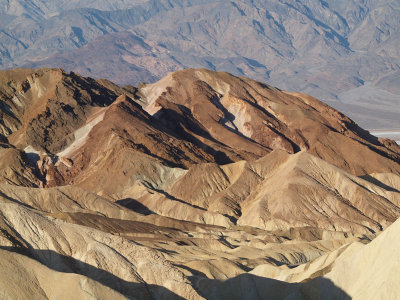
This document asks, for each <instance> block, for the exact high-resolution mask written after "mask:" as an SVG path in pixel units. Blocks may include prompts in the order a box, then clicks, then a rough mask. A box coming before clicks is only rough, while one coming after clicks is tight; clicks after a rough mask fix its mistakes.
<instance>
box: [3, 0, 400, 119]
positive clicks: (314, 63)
mask: <svg viewBox="0 0 400 300" xmlns="http://www.w3.org/2000/svg"><path fill="white" fill-rule="evenodd" d="M0 14H1V15H0V55H1V56H0V67H1V68H11V67H16V66H32V67H41V66H47V67H48V66H51V67H58V66H61V67H63V68H65V69H67V70H75V71H78V72H80V73H82V74H84V75H90V76H94V77H103V78H108V79H112V80H113V81H115V82H117V83H120V84H137V83H139V82H140V81H146V82H152V81H155V80H157V79H159V78H161V77H163V76H165V75H166V74H167V73H168V72H170V71H174V70H177V69H181V68H187V67H196V68H197V67H206V68H209V69H214V70H224V71H228V72H231V73H233V74H236V75H245V76H249V77H252V78H255V79H257V80H261V81H266V82H268V83H270V84H273V85H276V86H278V87H280V88H283V89H287V90H296V91H301V92H305V93H308V94H311V95H313V96H316V97H319V98H320V99H323V100H325V101H328V102H329V103H330V104H331V105H334V106H336V107H337V108H339V109H341V110H344V111H345V112H346V113H348V114H349V115H350V116H352V117H353V118H355V119H356V120H357V121H358V122H359V123H361V125H363V126H366V127H400V117H399V115H400V105H399V104H400V85H399V83H400V42H399V41H400V3H399V2H398V1H397V0H387V1H383V0H375V1H370V0H350V1H322V0H302V1H295V0H267V1H261V0H243V1H226V0H223V1H222V0H220V1H218V0H196V1H167V0H165V1H164V0H150V1H145V0H137V1H123V0H119V1H117V0H116V1H106V0H100V1H89V0H86V1H62V0H57V1H45V0H42V1H39V0H31V1H17V0H15V1H4V0H0Z"/></svg>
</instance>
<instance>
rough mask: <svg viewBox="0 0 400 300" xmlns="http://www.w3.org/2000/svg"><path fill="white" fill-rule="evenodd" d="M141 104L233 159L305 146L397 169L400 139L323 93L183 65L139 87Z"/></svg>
mask: <svg viewBox="0 0 400 300" xmlns="http://www.w3.org/2000/svg"><path fill="white" fill-rule="evenodd" d="M139 94H141V95H142V100H143V101H144V102H145V103H146V104H145V105H144V109H145V110H146V111H147V112H149V113H150V114H152V115H153V116H155V117H157V118H158V119H159V120H161V121H163V122H164V123H165V124H166V126H168V127H169V128H172V129H173V130H175V131H179V132H182V135H189V136H190V137H191V138H193V139H198V140H199V141H200V142H201V143H203V144H206V145H207V146H209V147H212V148H214V149H216V150H219V151H221V152H223V153H225V154H226V156H227V157H228V158H229V159H230V160H233V161H237V160H239V159H254V158H256V157H257V158H259V157H261V156H263V155H265V154H266V153H268V152H270V151H271V150H273V149H282V150H285V151H287V152H288V153H295V152H298V151H300V150H307V151H308V152H309V153H312V154H314V155H316V156H319V157H320V158H322V159H324V160H326V161H328V162H330V163H332V164H334V165H336V166H338V167H340V168H343V169H345V170H346V171H349V172H351V173H353V174H355V175H363V174H366V173H371V172H373V170H379V171H378V172H385V170H386V171H390V172H394V173H397V174H398V173H399V170H400V169H399V162H400V156H399V150H400V148H399V146H398V145H395V144H390V143H388V142H386V141H382V140H379V139H377V138H376V137H373V136H371V135H370V134H369V133H368V132H367V131H365V130H363V129H361V128H360V127H358V126H357V124H355V123H354V122H353V121H352V120H350V119H349V118H347V117H346V116H344V115H343V114H341V113H340V112H338V111H336V110H334V109H333V108H331V107H329V106H327V105H326V104H324V103H322V102H320V101H318V100H317V99H315V98H312V97H310V96H306V95H303V94H298V93H287V92H283V91H279V90H277V89H275V88H272V87H269V86H266V85H265V84H262V83H259V82H256V81H253V80H250V79H247V78H238V77H235V76H232V75H230V74H227V73H219V72H212V71H207V70H185V71H179V72H175V73H172V74H170V75H169V76H167V77H165V78H164V79H162V80H160V81H159V82H157V83H155V84H152V85H146V86H144V87H141V88H140V89H139Z"/></svg>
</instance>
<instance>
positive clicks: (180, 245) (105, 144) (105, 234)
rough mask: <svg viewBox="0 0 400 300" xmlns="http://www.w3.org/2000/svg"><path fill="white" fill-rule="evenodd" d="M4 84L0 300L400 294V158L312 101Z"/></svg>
mask: <svg viewBox="0 0 400 300" xmlns="http://www.w3.org/2000/svg"><path fill="white" fill-rule="evenodd" d="M0 87H1V89H0V90H1V94H0V97H1V106H0V116H1V122H0V129H1V134H0V266H1V267H2V269H3V270H6V271H5V272H3V274H2V275H1V276H0V287H1V288H0V290H1V292H0V297H3V298H12V299H14V298H26V297H27V296H28V295H31V296H32V297H31V298H34V299H63V298H65V299H68V298H69V299H70V298H71V297H76V298H83V299H110V298H112V299H120V298H121V299H124V298H127V299H219V300H220V299H274V300H275V299H286V300H288V299H329V297H331V299H351V297H353V298H354V299H396V296H398V292H397V289H396V288H397V285H396V284H397V281H396V279H397V277H396V272H397V269H398V261H397V260H396V249H397V248H396V247H398V245H397V244H396V243H397V240H398V238H396V234H397V233H398V232H397V231H398V230H397V228H398V221H396V220H397V219H398V218H399V217H400V176H399V175H400V165H399V159H400V151H399V149H400V148H399V146H398V145H397V144H396V143H395V142H394V141H392V140H389V139H380V138H376V137H374V136H372V135H370V134H369V132H368V131H365V130H363V129H362V128H360V127H359V126H358V125H357V124H356V123H355V122H353V121H352V120H351V119H349V118H348V117H346V116H345V115H343V114H342V113H340V112H338V111H336V110H335V109H333V108H331V107H329V106H327V105H326V104H323V103H322V102H320V101H318V100H317V99H315V98H312V97H310V96H307V95H304V94H299V93H293V92H285V91H281V90H279V89H277V88H274V87H271V86H268V85H266V84H263V83H260V82H257V81H254V80H250V79H247V78H244V77H235V76H233V75H231V74H228V73H224V72H213V71H208V70H205V69H198V70H193V69H190V70H185V71H179V72H175V73H171V74H170V75H168V76H166V77H165V78H163V79H161V80H160V81H159V82H156V83H154V84H142V85H141V86H139V87H137V88H136V87H132V86H126V87H119V86H117V85H115V84H113V83H112V82H109V81H107V80H94V79H91V78H85V77H82V76H80V75H78V74H75V73H67V72H65V71H63V70H61V69H40V70H31V69H16V70H10V71H2V72H0ZM371 241H372V242H371ZM389 257H394V259H392V260H390V259H388V258H389ZM8 273H10V274H8ZM342 274H345V275H344V276H343V275H342ZM373 275H376V276H378V277H379V278H378V279H377V280H375V281H374V283H373V284H368V281H369V278H370V277H372V276H373ZM354 278H357V279H356V280H355V279H354ZM352 282H354V284H352ZM380 286H384V287H383V288H378V287H380Z"/></svg>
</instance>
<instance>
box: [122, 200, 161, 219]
mask: <svg viewBox="0 0 400 300" xmlns="http://www.w3.org/2000/svg"><path fill="white" fill-rule="evenodd" d="M116 203H117V204H119V205H121V206H123V207H126V208H128V209H130V210H133V211H134V212H137V213H139V214H141V215H144V216H148V215H152V214H154V212H153V211H152V210H151V209H149V208H148V207H147V206H145V205H143V204H142V203H140V202H139V201H137V200H135V199H133V198H125V199H121V200H118V201H116Z"/></svg>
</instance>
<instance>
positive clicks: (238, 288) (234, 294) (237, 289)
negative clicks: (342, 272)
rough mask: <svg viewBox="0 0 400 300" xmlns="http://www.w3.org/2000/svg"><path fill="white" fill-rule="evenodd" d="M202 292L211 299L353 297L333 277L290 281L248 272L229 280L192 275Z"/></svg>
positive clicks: (320, 299) (342, 299)
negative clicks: (338, 285) (307, 280)
mask: <svg viewBox="0 0 400 300" xmlns="http://www.w3.org/2000/svg"><path fill="white" fill-rule="evenodd" d="M191 281H192V284H193V285H194V287H195V288H196V290H197V291H198V293H199V294H200V295H201V296H203V297H204V298H206V299H209V300H245V299H252V300H284V299H293V300H294V299H299V300H309V299H310V300H311V299H313V300H314V299H315V300H317V299H318V300H328V299H330V300H351V297H350V296H349V295H348V294H347V293H346V292H345V291H343V290H342V289H340V288H339V287H337V286H335V284H334V283H333V282H332V281H330V280H329V279H325V278H316V279H314V280H311V281H309V282H307V283H287V282H283V281H279V280H275V279H270V278H265V277H260V276H256V275H253V274H249V273H245V274H241V275H239V276H237V277H234V278H231V279H228V280H226V281H220V280H213V279H207V278H204V277H203V276H201V275H200V276H199V275H197V276H192V277H191Z"/></svg>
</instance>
